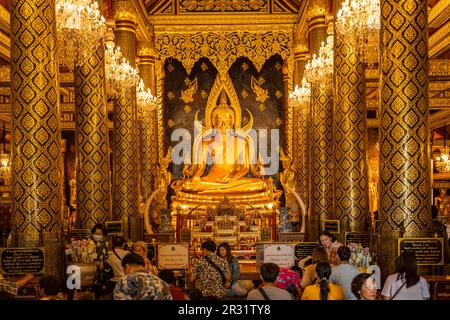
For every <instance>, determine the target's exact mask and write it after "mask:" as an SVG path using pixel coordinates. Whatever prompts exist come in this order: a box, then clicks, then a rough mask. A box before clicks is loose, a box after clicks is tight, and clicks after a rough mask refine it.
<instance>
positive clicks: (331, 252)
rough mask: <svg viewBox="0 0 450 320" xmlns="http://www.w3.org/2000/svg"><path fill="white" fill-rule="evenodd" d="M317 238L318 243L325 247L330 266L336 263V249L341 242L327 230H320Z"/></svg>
mask: <svg viewBox="0 0 450 320" xmlns="http://www.w3.org/2000/svg"><path fill="white" fill-rule="evenodd" d="M317 239H318V240H319V243H320V244H321V245H322V246H323V247H324V248H325V250H326V252H327V254H328V260H329V261H330V264H331V266H336V265H338V264H339V257H338V255H337V250H338V249H339V247H341V246H342V243H340V242H339V241H337V240H336V237H335V236H333V235H332V234H331V233H330V232H328V231H322V232H321V233H320V234H319V237H318V238H317Z"/></svg>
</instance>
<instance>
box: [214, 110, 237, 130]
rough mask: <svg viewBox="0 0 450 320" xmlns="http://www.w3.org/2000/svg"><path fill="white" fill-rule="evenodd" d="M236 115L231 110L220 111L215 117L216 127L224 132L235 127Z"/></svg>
mask: <svg viewBox="0 0 450 320" xmlns="http://www.w3.org/2000/svg"><path fill="white" fill-rule="evenodd" d="M233 126H234V115H233V113H231V112H220V113H218V114H217V115H216V116H215V118H214V128H216V129H218V130H219V131H220V132H221V133H222V134H225V133H226V132H227V130H231V129H233Z"/></svg>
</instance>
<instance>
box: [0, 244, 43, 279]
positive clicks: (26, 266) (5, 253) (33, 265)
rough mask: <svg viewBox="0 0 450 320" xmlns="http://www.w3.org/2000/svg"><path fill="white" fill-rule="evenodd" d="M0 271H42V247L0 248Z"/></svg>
mask: <svg viewBox="0 0 450 320" xmlns="http://www.w3.org/2000/svg"><path fill="white" fill-rule="evenodd" d="M0 259H1V264H0V266H1V273H4V274H8V275H13V274H25V273H34V274H40V273H44V272H45V270H44V248H0Z"/></svg>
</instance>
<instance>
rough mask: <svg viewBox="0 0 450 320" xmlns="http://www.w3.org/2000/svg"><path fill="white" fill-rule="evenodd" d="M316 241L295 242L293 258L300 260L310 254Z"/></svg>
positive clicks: (316, 245) (316, 244) (315, 245)
mask: <svg viewBox="0 0 450 320" xmlns="http://www.w3.org/2000/svg"><path fill="white" fill-rule="evenodd" d="M318 246H319V244H318V243H317V242H297V243H296V244H295V251H294V254H295V259H297V260H301V259H303V258H306V257H307V256H311V255H312V252H313V250H314V248H316V247H318Z"/></svg>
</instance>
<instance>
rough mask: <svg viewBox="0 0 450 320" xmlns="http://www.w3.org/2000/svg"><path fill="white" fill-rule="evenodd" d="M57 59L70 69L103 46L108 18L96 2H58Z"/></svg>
mask: <svg viewBox="0 0 450 320" xmlns="http://www.w3.org/2000/svg"><path fill="white" fill-rule="evenodd" d="M56 30H57V42H58V50H57V56H58V60H59V62H60V63H61V64H65V65H67V66H68V67H69V68H70V69H72V68H73V65H74V63H75V65H80V64H82V63H83V61H84V60H85V59H86V58H87V56H88V55H89V54H90V53H91V52H92V51H94V50H95V49H97V48H98V47H99V46H100V45H101V38H102V37H103V36H104V35H105V33H106V24H105V18H103V16H102V15H101V14H100V10H99V8H98V3H97V2H96V1H95V2H94V1H93V0H56Z"/></svg>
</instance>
